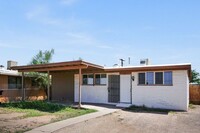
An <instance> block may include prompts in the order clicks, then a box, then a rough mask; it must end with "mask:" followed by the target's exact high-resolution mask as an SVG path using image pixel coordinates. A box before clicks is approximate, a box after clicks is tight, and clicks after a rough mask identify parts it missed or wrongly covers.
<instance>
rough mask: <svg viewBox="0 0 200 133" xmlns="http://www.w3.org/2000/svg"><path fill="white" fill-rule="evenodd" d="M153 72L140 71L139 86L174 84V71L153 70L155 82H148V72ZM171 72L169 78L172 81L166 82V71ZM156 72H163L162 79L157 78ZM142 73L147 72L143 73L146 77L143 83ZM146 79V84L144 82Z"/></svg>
mask: <svg viewBox="0 0 200 133" xmlns="http://www.w3.org/2000/svg"><path fill="white" fill-rule="evenodd" d="M149 72H152V71H147V72H139V73H138V86H173V71H153V80H154V81H153V84H148V83H147V82H148V81H147V78H148V77H147V73H149ZM167 72H168V73H171V77H170V78H169V79H168V80H169V81H168V82H170V83H168V84H167V83H166V79H165V78H166V77H165V74H166V73H167ZM156 73H162V78H161V80H160V81H157V79H156V77H157V76H156ZM140 74H145V76H144V75H143V77H145V79H143V81H142V83H141V82H140V76H139V75H140ZM160 77H161V76H160ZM144 81H145V84H144Z"/></svg>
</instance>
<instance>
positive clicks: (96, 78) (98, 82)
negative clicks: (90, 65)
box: [95, 74, 100, 85]
mask: <svg viewBox="0 0 200 133" xmlns="http://www.w3.org/2000/svg"><path fill="white" fill-rule="evenodd" d="M95 84H96V85H100V74H96V75H95Z"/></svg>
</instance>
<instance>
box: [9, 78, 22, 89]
mask: <svg viewBox="0 0 200 133" xmlns="http://www.w3.org/2000/svg"><path fill="white" fill-rule="evenodd" d="M21 88H22V79H21V77H13V76H9V77H8V89H21Z"/></svg>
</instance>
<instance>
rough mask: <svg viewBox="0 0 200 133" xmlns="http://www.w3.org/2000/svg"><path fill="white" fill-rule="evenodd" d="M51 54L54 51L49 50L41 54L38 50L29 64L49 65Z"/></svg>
mask: <svg viewBox="0 0 200 133" xmlns="http://www.w3.org/2000/svg"><path fill="white" fill-rule="evenodd" d="M53 54H54V49H51V50H50V51H48V50H46V51H44V52H42V50H40V51H39V53H38V54H37V55H36V56H34V57H33V59H32V60H31V62H30V64H31V65H37V64H47V63H50V61H51V60H52V56H53Z"/></svg>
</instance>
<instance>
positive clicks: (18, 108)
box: [1, 101, 95, 121]
mask: <svg viewBox="0 0 200 133" xmlns="http://www.w3.org/2000/svg"><path fill="white" fill-rule="evenodd" d="M1 107H3V110H5V111H8V112H19V113H25V115H24V116H23V118H26V117H35V116H43V115H56V116H57V118H56V121H57V119H58V120H63V119H67V118H71V117H76V116H79V115H83V114H87V113H91V112H95V110H91V109H75V108H72V107H70V106H64V105H60V104H55V103H49V102H46V101H29V102H28V101H23V102H15V103H3V104H2V105H1Z"/></svg>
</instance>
